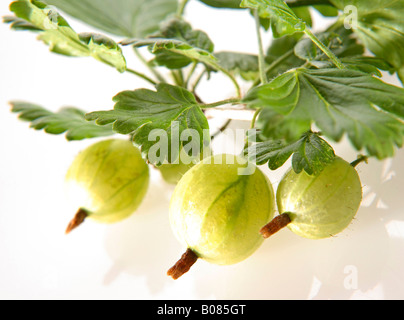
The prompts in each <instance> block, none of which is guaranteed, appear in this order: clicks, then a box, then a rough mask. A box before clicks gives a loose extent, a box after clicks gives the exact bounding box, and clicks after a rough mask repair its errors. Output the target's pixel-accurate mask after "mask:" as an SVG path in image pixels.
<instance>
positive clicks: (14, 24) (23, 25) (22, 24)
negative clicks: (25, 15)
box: [3, 16, 42, 31]
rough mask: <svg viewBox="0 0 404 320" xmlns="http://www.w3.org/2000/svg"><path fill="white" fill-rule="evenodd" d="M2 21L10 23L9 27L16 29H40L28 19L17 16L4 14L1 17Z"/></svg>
mask: <svg viewBox="0 0 404 320" xmlns="http://www.w3.org/2000/svg"><path fill="white" fill-rule="evenodd" d="M3 22H4V23H8V24H10V27H11V29H13V30H17V31H26V30H29V31H42V30H41V29H40V28H37V27H36V26H34V25H33V24H32V23H29V22H28V21H25V20H24V19H20V18H17V17H15V16H5V17H3Z"/></svg>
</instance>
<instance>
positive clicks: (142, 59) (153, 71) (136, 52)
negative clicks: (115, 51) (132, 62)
mask: <svg viewBox="0 0 404 320" xmlns="http://www.w3.org/2000/svg"><path fill="white" fill-rule="evenodd" d="M133 50H134V51H135V54H136V56H137V57H138V58H139V60H140V61H141V62H142V63H143V64H144V65H145V66H146V67H147V68H148V69H149V70H150V72H151V73H153V75H154V76H155V77H156V79H157V80H158V81H160V82H167V81H166V80H165V79H164V77H163V76H162V75H161V74H160V73H159V72H158V71H157V70H156V69H155V68H153V67H152V66H151V65H150V64H149V63H148V62H147V61H146V59H145V58H144V57H143V56H142V55H141V54H140V52H139V50H138V49H137V48H135V47H133Z"/></svg>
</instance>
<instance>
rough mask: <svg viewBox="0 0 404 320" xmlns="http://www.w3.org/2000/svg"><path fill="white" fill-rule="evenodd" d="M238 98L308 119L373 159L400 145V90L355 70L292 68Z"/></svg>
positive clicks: (403, 131)
mask: <svg viewBox="0 0 404 320" xmlns="http://www.w3.org/2000/svg"><path fill="white" fill-rule="evenodd" d="M244 102H245V103H248V105H249V106H250V107H253V108H269V109H271V110H273V111H275V112H276V113H279V114H282V115H285V116H287V117H288V118H290V119H296V121H297V120H299V121H303V120H306V121H312V122H314V123H315V124H316V126H317V127H318V128H320V130H321V131H322V132H323V133H324V135H326V136H328V137H330V138H331V139H333V140H335V141H339V140H340V139H341V138H342V136H343V134H344V133H347V135H348V137H349V139H350V141H351V142H352V143H353V145H354V147H355V148H356V149H357V150H361V149H362V148H366V150H367V151H368V153H369V155H371V156H376V157H378V158H379V159H383V158H387V157H390V156H392V155H393V154H394V146H395V145H396V146H398V147H401V146H402V144H403V135H404V124H403V121H402V120H401V119H403V118H404V89H402V88H399V87H396V86H393V85H389V84H386V83H384V82H383V81H381V80H379V79H377V78H374V77H372V76H370V75H368V74H365V73H363V72H360V71H356V70H339V69H319V70H315V69H296V70H291V71H289V72H287V73H285V74H283V75H281V76H279V77H278V78H275V79H274V80H273V81H271V82H270V83H269V84H266V85H263V86H261V87H258V88H254V89H252V90H251V91H250V92H249V93H248V94H247V96H246V97H245V98H244Z"/></svg>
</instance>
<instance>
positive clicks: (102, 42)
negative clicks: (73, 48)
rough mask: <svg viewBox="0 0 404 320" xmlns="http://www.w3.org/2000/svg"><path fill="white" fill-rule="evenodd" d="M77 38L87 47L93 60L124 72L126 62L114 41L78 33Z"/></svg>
mask: <svg viewBox="0 0 404 320" xmlns="http://www.w3.org/2000/svg"><path fill="white" fill-rule="evenodd" d="M79 38H80V40H81V41H82V42H83V43H85V44H86V45H87V46H88V48H89V50H90V54H91V56H92V57H93V58H95V59H97V60H99V61H101V62H104V63H106V64H108V65H110V66H111V67H114V68H116V69H117V70H118V71H119V72H125V70H126V60H125V58H124V56H123V53H122V49H121V48H120V47H119V46H118V45H117V43H116V42H115V41H113V40H112V39H110V38H108V37H106V36H104V35H102V34H95V33H89V32H86V33H80V34H79Z"/></svg>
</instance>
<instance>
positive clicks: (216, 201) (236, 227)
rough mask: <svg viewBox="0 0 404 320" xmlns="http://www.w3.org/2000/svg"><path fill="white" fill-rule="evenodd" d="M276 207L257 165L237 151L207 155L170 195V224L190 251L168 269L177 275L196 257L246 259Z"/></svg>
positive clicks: (212, 260)
mask: <svg viewBox="0 0 404 320" xmlns="http://www.w3.org/2000/svg"><path fill="white" fill-rule="evenodd" d="M274 210H275V196H274V191H273V189H272V185H271V183H270V181H269V179H268V178H267V177H266V175H265V174H264V173H263V172H262V171H260V170H259V169H258V168H257V167H256V166H255V165H253V164H251V163H248V162H247V161H246V160H244V159H243V158H241V157H238V156H233V155H216V156H211V157H207V158H205V159H204V160H202V161H201V162H199V163H198V164H197V165H195V166H194V167H193V168H192V169H190V170H189V171H188V172H187V173H185V175H184V176H183V178H182V179H181V180H180V181H179V183H178V184H177V186H176V188H175V190H174V193H173V195H172V198H171V202H170V209H169V211H170V223H171V227H172V229H173V231H174V233H175V235H176V237H177V238H178V240H179V241H180V242H181V243H182V244H183V245H184V246H186V247H187V251H186V252H185V254H184V255H183V256H182V258H181V259H180V260H179V261H178V262H177V263H176V264H175V265H174V266H173V267H172V268H171V269H170V270H169V271H168V275H169V276H171V277H172V278H173V279H177V278H179V277H180V276H181V275H183V274H184V273H185V272H187V271H189V269H190V268H191V266H192V265H193V264H194V263H195V262H196V261H197V259H198V258H201V259H204V260H206V261H208V262H210V263H214V264H219V265H227V264H234V263H237V262H240V261H242V260H244V259H246V258H247V257H248V256H250V255H251V254H252V253H253V252H254V251H255V250H257V249H258V248H259V247H260V245H261V244H262V242H263V239H262V237H261V236H260V234H259V230H260V227H261V226H262V225H263V224H262V223H264V224H265V223H267V222H269V221H270V220H271V219H272V217H273V216H274Z"/></svg>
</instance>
